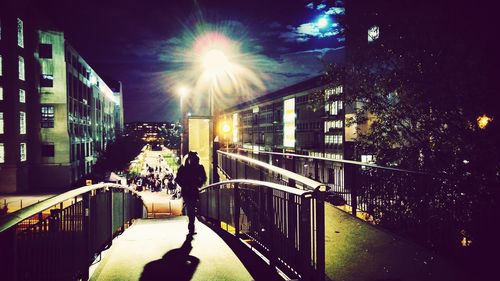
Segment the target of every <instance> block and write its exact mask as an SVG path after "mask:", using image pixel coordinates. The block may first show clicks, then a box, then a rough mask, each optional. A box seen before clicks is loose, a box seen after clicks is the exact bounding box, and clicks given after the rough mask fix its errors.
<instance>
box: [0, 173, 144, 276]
mask: <svg viewBox="0 0 500 281" xmlns="http://www.w3.org/2000/svg"><path fill="white" fill-rule="evenodd" d="M145 214H146V208H145V207H144V205H143V202H142V199H141V198H140V196H139V195H138V194H137V193H136V192H135V191H133V190H132V189H130V188H129V187H127V186H122V185H117V184H108V183H102V184H96V185H91V186H84V187H80V188H77V189H74V190H71V191H68V192H66V193H63V194H60V195H57V196H54V197H52V198H48V199H46V200H43V201H41V202H39V203H37V204H34V205H31V206H29V207H26V208H24V209H21V210H18V211H16V212H14V213H11V214H8V215H7V216H4V217H2V218H1V219H0V245H1V248H0V249H1V251H0V264H1V266H2V270H1V272H0V279H2V280H87V279H88V274H89V266H90V264H91V263H92V262H93V260H94V259H95V257H97V256H98V254H99V253H100V252H101V251H102V250H103V249H105V248H107V247H109V246H110V245H111V242H112V240H113V238H114V237H115V236H116V235H118V234H119V233H121V232H122V231H123V230H124V229H125V228H126V227H127V226H129V225H130V224H131V223H132V220H133V219H135V218H142V217H144V216H145Z"/></svg>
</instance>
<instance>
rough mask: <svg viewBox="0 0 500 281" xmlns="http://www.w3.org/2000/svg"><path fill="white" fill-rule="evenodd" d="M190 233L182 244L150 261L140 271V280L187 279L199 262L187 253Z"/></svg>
mask: <svg viewBox="0 0 500 281" xmlns="http://www.w3.org/2000/svg"><path fill="white" fill-rule="evenodd" d="M192 240H193V236H192V235H187V236H186V240H185V241H184V243H182V246H181V247H180V248H177V249H172V250H170V251H168V252H167V253H166V254H165V255H163V257H162V258H161V259H159V260H155V261H152V262H150V263H148V264H146V266H144V270H143V271H142V273H141V278H140V279H139V280H140V281H156V280H176V281H177V280H178V281H189V280H191V278H192V277H193V274H194V272H195V270H196V267H198V264H199V263H200V260H199V259H198V258H197V257H194V256H191V255H189V253H190V252H191V249H192V248H193V247H192V246H191V241H192Z"/></svg>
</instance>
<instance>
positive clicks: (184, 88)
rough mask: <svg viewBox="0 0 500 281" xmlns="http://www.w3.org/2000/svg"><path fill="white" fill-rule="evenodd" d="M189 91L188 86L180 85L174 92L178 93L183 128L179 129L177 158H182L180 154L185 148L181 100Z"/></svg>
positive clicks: (184, 124)
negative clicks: (178, 152) (179, 143)
mask: <svg viewBox="0 0 500 281" xmlns="http://www.w3.org/2000/svg"><path fill="white" fill-rule="evenodd" d="M189 91H190V90H189V88H188V87H187V86H185V85H180V86H178V87H177V89H176V92H177V94H178V95H179V99H180V106H181V108H180V110H181V116H182V117H181V121H182V128H183V131H181V147H180V154H179V156H181V157H179V158H182V155H183V154H184V149H185V148H184V136H183V135H184V130H186V128H185V127H186V122H185V121H184V107H183V104H182V101H183V99H184V97H186V96H187V95H188V94H189ZM189 115H190V114H189V113H188V117H189Z"/></svg>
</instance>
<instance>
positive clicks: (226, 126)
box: [222, 121, 231, 152]
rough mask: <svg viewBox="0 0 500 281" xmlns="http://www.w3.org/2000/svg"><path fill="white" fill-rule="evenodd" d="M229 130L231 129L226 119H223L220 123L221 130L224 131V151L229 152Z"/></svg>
mask: <svg viewBox="0 0 500 281" xmlns="http://www.w3.org/2000/svg"><path fill="white" fill-rule="evenodd" d="M229 131H231V128H230V127H229V125H228V124H227V123H226V121H224V123H223V124H222V132H223V133H224V136H225V137H226V152H229V137H228V133H229Z"/></svg>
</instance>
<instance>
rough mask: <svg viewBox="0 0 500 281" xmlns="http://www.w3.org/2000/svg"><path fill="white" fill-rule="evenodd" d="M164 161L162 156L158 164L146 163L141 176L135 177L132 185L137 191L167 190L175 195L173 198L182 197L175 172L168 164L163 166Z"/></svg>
mask: <svg viewBox="0 0 500 281" xmlns="http://www.w3.org/2000/svg"><path fill="white" fill-rule="evenodd" d="M162 162H163V159H161V156H160V157H159V159H158V165H155V166H150V165H148V164H147V163H146V164H145V169H144V171H143V172H142V173H141V175H140V176H137V177H134V178H133V179H132V182H131V184H130V185H131V187H132V188H134V189H135V190H137V191H145V190H149V191H151V192H162V191H166V192H167V194H172V195H173V197H172V198H174V199H176V198H180V197H181V192H180V191H181V189H180V187H179V186H178V185H177V183H176V182H175V181H174V173H173V171H172V170H171V169H169V168H168V167H167V166H163V165H162Z"/></svg>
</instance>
